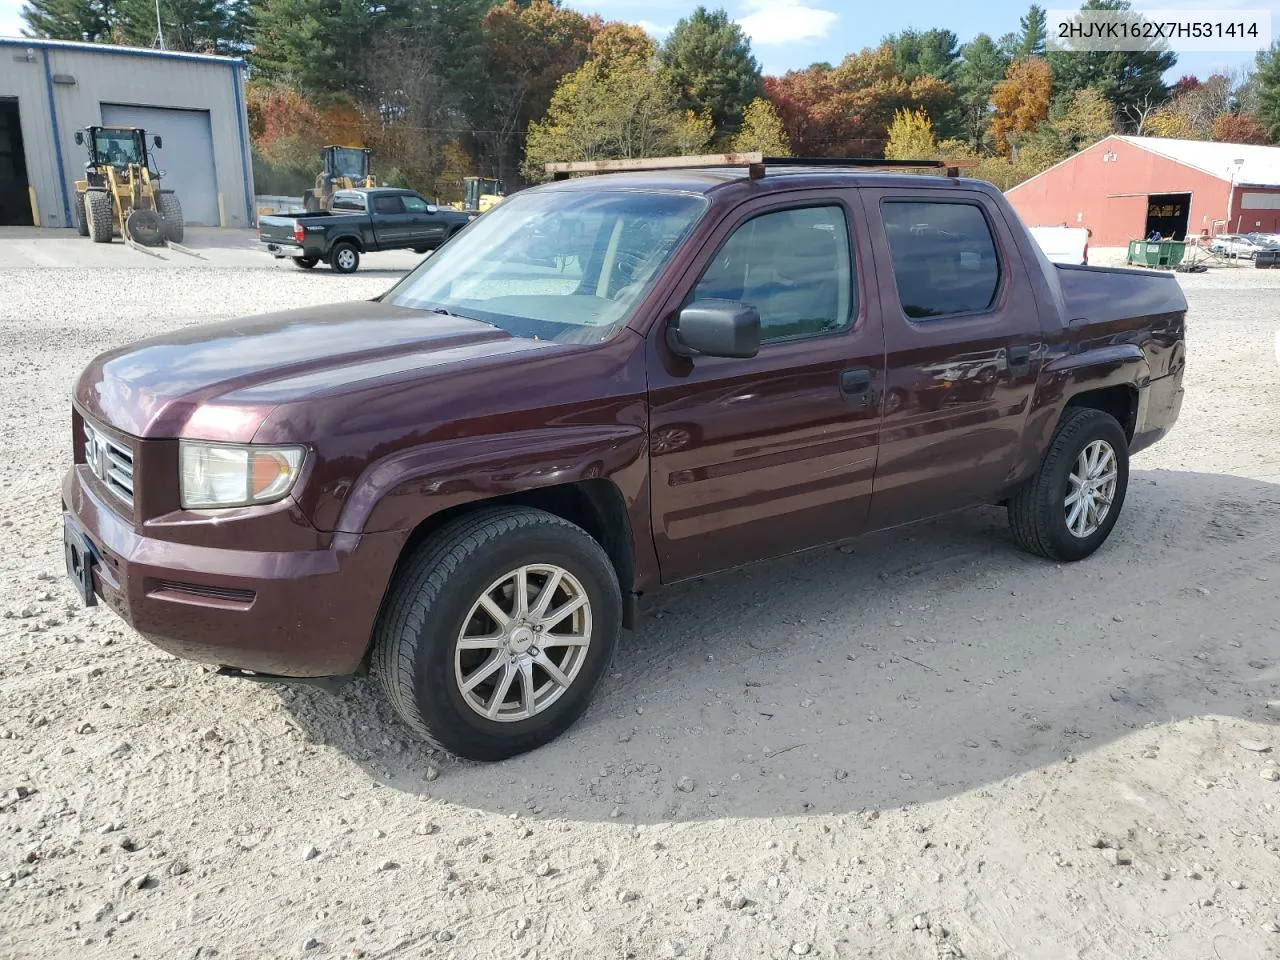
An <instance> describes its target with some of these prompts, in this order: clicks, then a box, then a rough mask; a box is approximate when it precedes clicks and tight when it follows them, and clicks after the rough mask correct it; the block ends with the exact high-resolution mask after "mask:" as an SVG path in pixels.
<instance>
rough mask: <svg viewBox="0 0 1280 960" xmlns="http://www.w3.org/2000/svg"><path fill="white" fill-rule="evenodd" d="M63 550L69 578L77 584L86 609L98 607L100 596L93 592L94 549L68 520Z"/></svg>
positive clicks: (63, 539)
mask: <svg viewBox="0 0 1280 960" xmlns="http://www.w3.org/2000/svg"><path fill="white" fill-rule="evenodd" d="M62 550H63V553H64V554H65V556H66V560H67V576H68V577H70V578H71V582H72V583H73V584H75V588H76V593H78V594H79V595H80V600H81V602H83V603H84V605H85V606H86V607H96V606H97V605H98V595H97V594H96V593H94V592H93V565H94V563H95V562H96V558H95V557H94V554H93V548H92V547H91V546H89V541H88V540H87V539H85V537H84V535H83V534H82V533H81V532H80V531H79V530H77V529H76V528H75V527H74V526H72V525H71V521H70V520H66V521H64V522H63V525H62Z"/></svg>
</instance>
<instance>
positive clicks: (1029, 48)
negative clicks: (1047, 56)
mask: <svg viewBox="0 0 1280 960" xmlns="http://www.w3.org/2000/svg"><path fill="white" fill-rule="evenodd" d="M1018 25H1019V26H1020V27H1021V28H1022V30H1021V32H1020V33H1019V34H1018V56H1020V57H1043V56H1044V44H1045V40H1046V38H1047V37H1048V21H1047V19H1046V16H1045V12H1044V7H1042V6H1040V5H1039V4H1038V3H1033V4H1032V5H1031V8H1030V9H1029V10H1028V11H1027V15H1026V16H1025V17H1023V18H1022V19H1021V20H1020V21H1018Z"/></svg>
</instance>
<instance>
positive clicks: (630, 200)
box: [384, 190, 706, 343]
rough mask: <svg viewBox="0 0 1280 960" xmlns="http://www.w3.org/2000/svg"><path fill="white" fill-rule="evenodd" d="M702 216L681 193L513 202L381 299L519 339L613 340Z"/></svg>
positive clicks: (575, 194) (539, 195) (532, 197)
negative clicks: (469, 321) (474, 322)
mask: <svg viewBox="0 0 1280 960" xmlns="http://www.w3.org/2000/svg"><path fill="white" fill-rule="evenodd" d="M705 209H706V201H705V200H704V199H703V198H702V197H697V196H690V195H688V194H676V193H643V192H638V191H621V190H619V191H601V192H599V193H591V194H588V193H582V192H579V191H576V190H575V191H557V190H543V191H538V192H533V193H520V194H516V195H515V196H514V197H511V198H509V199H507V200H505V201H503V203H502V204H501V205H500V206H497V207H494V208H493V209H492V210H490V211H489V212H488V213H486V214H485V215H484V216H482V217H480V218H479V219H478V220H476V221H475V222H474V223H472V224H471V226H469V227H468V228H467V229H466V230H465V231H464V232H463V233H461V234H460V235H459V236H458V237H456V238H455V239H453V240H450V241H449V242H448V243H447V244H445V245H444V246H443V247H441V248H440V250H439V252H438V253H435V254H433V255H432V256H430V257H429V258H427V260H426V261H424V262H423V263H422V265H421V266H419V267H418V269H416V270H415V271H413V273H411V274H409V275H408V276H407V277H405V279H404V280H402V281H400V283H398V284H397V285H396V286H395V287H393V288H392V289H391V291H390V292H389V293H388V294H387V295H386V297H385V298H384V300H385V302H387V303H392V304H395V305H397V306H402V307H416V308H418V309H425V310H430V309H437V310H445V311H447V312H449V313H453V314H457V315H459V316H463V317H471V318H473V319H476V320H482V321H484V322H486V323H491V324H493V325H494V326H497V327H501V328H502V329H503V330H506V331H507V332H508V333H510V334H512V335H513V336H517V337H527V338H530V339H540V340H555V341H558V342H561V343H596V342H599V341H602V340H607V339H609V338H610V337H611V336H613V334H614V332H615V331H616V330H617V329H618V328H619V327H620V326H621V325H622V324H623V323H624V322H625V320H626V318H627V316H628V314H629V313H630V312H631V308H632V306H633V305H634V304H635V303H636V302H637V301H638V300H639V299H640V298H641V296H643V295H644V293H645V292H647V291H648V289H649V287H650V285H651V284H652V283H653V280H654V279H655V277H656V276H657V275H658V272H659V271H660V270H661V269H662V267H663V266H664V265H665V264H666V263H667V261H668V260H669V259H670V257H671V254H672V252H673V251H674V250H675V249H676V247H677V246H678V245H679V244H680V242H681V241H682V240H683V239H684V237H685V236H686V235H687V234H688V233H689V231H690V229H691V228H692V227H693V225H694V224H695V223H696V222H697V220H698V217H699V216H701V214H702V212H703V210H705Z"/></svg>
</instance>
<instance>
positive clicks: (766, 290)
mask: <svg viewBox="0 0 1280 960" xmlns="http://www.w3.org/2000/svg"><path fill="white" fill-rule="evenodd" d="M693 299H695V300H705V299H719V300H737V301H739V302H741V303H748V304H751V306H753V307H755V308H756V309H757V310H759V311H760V339H761V341H767V340H781V339H783V338H786V337H803V336H814V335H816V334H820V333H830V332H832V331H834V330H842V329H844V328H845V327H847V326H848V325H849V320H850V317H852V316H853V312H854V311H853V305H854V292H853V267H852V263H851V261H850V256H849V229H848V226H847V225H846V223H845V217H844V209H843V208H842V207H838V206H827V207H804V208H801V209H796V210H780V211H777V212H775V213H766V214H762V215H761V216H758V217H755V218H754V219H751V220H748V221H747V222H746V223H744V224H742V226H740V227H738V229H737V230H735V231H734V232H733V234H732V235H730V237H729V239H728V240H726V241H725V244H724V246H722V247H721V248H720V250H719V252H718V253H716V256H715V259H714V260H713V261H712V262H711V265H710V266H708V267H707V269H706V272H705V273H703V275H702V279H701V280H699V281H698V285H697V287H695V288H694V292H693Z"/></svg>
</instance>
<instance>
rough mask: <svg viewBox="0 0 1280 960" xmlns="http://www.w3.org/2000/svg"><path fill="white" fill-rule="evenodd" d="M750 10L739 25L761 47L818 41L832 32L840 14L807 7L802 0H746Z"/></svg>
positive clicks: (753, 42) (740, 20) (754, 43)
mask: <svg viewBox="0 0 1280 960" xmlns="http://www.w3.org/2000/svg"><path fill="white" fill-rule="evenodd" d="M745 6H746V8H747V9H748V10H749V11H751V12H750V13H748V14H747V15H746V16H745V17H742V18H740V19H739V20H738V22H739V23H740V24H741V25H742V29H743V30H744V31H745V32H746V34H747V36H748V37H750V38H751V43H752V44H753V45H755V46H758V47H763V46H769V45H772V44H782V43H800V42H802V41H804V40H817V39H820V38H822V37H825V36H826V35H827V34H828V33H830V32H831V28H832V27H834V26H835V25H836V21H837V20H839V19H840V17H839V15H838V14H835V13H832V12H831V11H830V10H823V9H821V8H820V7H810V6H806V5H805V4H804V2H803V0H745Z"/></svg>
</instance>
